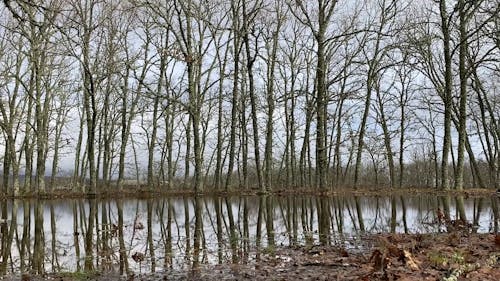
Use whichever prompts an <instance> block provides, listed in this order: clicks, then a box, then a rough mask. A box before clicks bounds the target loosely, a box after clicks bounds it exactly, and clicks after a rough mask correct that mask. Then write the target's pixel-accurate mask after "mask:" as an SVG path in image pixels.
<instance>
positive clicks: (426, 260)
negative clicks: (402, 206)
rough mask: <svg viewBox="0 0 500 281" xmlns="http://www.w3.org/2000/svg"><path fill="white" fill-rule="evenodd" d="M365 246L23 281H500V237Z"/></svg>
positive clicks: (373, 241) (379, 238)
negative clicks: (128, 272)
mask: <svg viewBox="0 0 500 281" xmlns="http://www.w3.org/2000/svg"><path fill="white" fill-rule="evenodd" d="M363 240H364V244H365V245H366V247H365V248H364V249H363V250H359V249H354V248H353V249H346V248H340V247H337V246H321V245H310V246H293V247H275V248H272V249H269V248H267V249H266V250H265V251H261V253H260V255H258V256H257V259H252V260H251V261H248V262H247V263H242V262H241V261H240V262H239V263H237V264H221V265H200V266H199V267H197V268H196V269H192V270H187V271H179V270H172V271H167V272H159V273H148V274H136V275H134V276H118V275H113V274H92V275H88V276H78V277H76V276H71V275H68V274H66V275H62V274H49V275H47V276H44V277H43V278H42V277H40V276H28V275H25V276H24V278H23V280H48V279H51V280H68V281H75V280H500V235H499V234H496V235H495V234H472V233H469V232H467V231H464V230H460V229H458V230H453V231H451V232H450V233H437V234H425V235H421V234H379V235H369V236H367V237H365V238H363ZM18 279H20V277H19V278H18ZM8 280H16V278H14V277H11V279H8Z"/></svg>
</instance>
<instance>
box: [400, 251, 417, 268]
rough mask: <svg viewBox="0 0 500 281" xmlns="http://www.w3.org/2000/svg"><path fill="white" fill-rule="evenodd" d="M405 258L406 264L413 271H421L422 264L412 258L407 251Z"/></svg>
mask: <svg viewBox="0 0 500 281" xmlns="http://www.w3.org/2000/svg"><path fill="white" fill-rule="evenodd" d="M403 256H404V257H405V264H406V266H408V267H409V268H410V269H411V270H420V266H419V264H420V262H419V261H417V260H415V259H414V258H413V257H412V256H411V253H410V252H408V251H407V250H403Z"/></svg>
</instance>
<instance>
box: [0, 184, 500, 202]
mask: <svg viewBox="0 0 500 281" xmlns="http://www.w3.org/2000/svg"><path fill="white" fill-rule="evenodd" d="M419 194H432V195H436V196H446V195H448V196H464V197H466V198H468V197H488V196H492V197H496V196H497V195H496V193H495V190H494V189H479V188H474V189H464V190H461V191H457V190H437V189H434V188H402V189H398V188H394V189H390V188H358V189H353V188H338V189H330V190H326V191H323V190H317V189H312V188H311V189H309V188H291V189H283V188H282V189H275V190H270V191H261V190H258V189H235V188H233V189H231V190H228V191H226V190H218V189H211V188H207V189H205V190H203V191H201V192H195V191H194V190H192V189H182V188H176V189H170V190H167V189H162V188H157V189H151V188H147V187H135V186H134V187H132V186H127V187H124V188H123V189H122V190H118V189H113V188H107V189H106V190H103V191H97V192H96V193H95V194H91V193H87V192H81V191H74V190H70V189H64V188H55V189H54V190H52V191H46V192H43V193H40V192H26V193H23V194H20V195H16V196H14V195H11V194H1V195H0V200H14V199H21V200H29V199H42V200H57V199H94V198H96V199H127V198H139V199H151V198H157V197H184V196H188V197H227V196H263V195H264V196H294V195H302V196H326V197H333V196H389V195H401V196H403V195H405V196H408V195H419Z"/></svg>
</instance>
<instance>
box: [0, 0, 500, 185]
mask: <svg viewBox="0 0 500 281" xmlns="http://www.w3.org/2000/svg"><path fill="white" fill-rule="evenodd" d="M0 8H1V14H2V18H1V20H0V92H1V95H0V130H1V132H2V133H1V134H0V141H1V142H0V149H2V150H3V151H2V152H1V154H0V157H1V160H2V171H3V176H2V186H3V191H4V192H5V193H14V194H19V193H23V192H27V191H38V192H45V191H50V190H51V189H52V188H54V186H55V185H57V180H58V177H59V176H60V174H61V171H62V170H65V171H66V173H65V175H66V176H67V177H69V178H70V179H71V184H72V186H73V187H74V188H76V189H82V190H83V189H84V188H85V190H86V191H88V192H91V193H94V192H96V190H97V189H98V188H101V189H105V188H109V187H115V186H117V187H118V188H119V189H120V188H122V187H123V186H124V185H126V184H127V179H130V178H133V179H135V180H136V182H137V183H139V182H141V181H142V179H144V181H145V183H146V184H147V185H148V186H150V187H153V188H160V187H164V188H174V187H177V186H179V185H182V186H186V187H188V188H192V189H193V190H195V191H202V190H203V189H204V188H207V187H214V188H219V189H230V188H233V187H242V188H258V189H260V190H263V191H266V190H270V189H272V188H273V187H286V188H297V187H298V188H309V187H310V188H313V187H315V188H319V189H322V190H326V189H329V188H334V187H342V186H344V187H346V186H348V187H353V188H358V187H362V186H386V187H391V188H395V187H411V186H432V187H435V188H442V189H450V188H454V189H457V190H461V189H463V188H464V187H466V186H473V187H481V188H486V187H496V188H499V187H500V186H499V184H500V121H499V120H500V114H499V112H500V99H499V97H500V95H499V94H498V86H499V81H500V79H499V78H500V68H499V67H500V63H499V58H500V55H499V51H500V39H499V38H500V29H499V26H500V17H499V16H498V15H499V4H498V2H497V1H490V0H478V1H466V0H453V1H446V0H426V1H424V2H415V3H412V1H406V0H403V1H396V0H351V1H337V0H315V1H301V0H295V1H294V0H251V1H243V0H233V1H229V0H213V1H201V0H185V1H181V0H170V1H147V0H126V1H118V0H50V1H38V0H37V1H24V0H17V1H15V0H10V1H9V0H6V1H3V2H2V4H1V6H0ZM61 159H66V161H68V159H70V160H71V161H72V164H71V165H68V164H67V163H66V164H65V165H63V164H61V161H62V160H61ZM68 171H70V172H68ZM23 175H24V177H23Z"/></svg>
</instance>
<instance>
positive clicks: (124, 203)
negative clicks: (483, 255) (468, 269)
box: [0, 196, 499, 275]
mask: <svg viewBox="0 0 500 281" xmlns="http://www.w3.org/2000/svg"><path fill="white" fill-rule="evenodd" d="M497 200H498V199H497V198H473V199H465V198H462V197H453V198H451V197H435V196H420V197H402V196H391V197H297V196H290V197H266V196H262V197H232V198H220V197H216V198H210V197H196V198H187V197H186V198H161V199H148V200H108V201H100V200H96V199H90V200H66V201H10V202H1V203H0V204H2V205H1V223H0V233H1V251H0V254H1V255H0V258H1V263H0V274H2V275H5V274H10V273H21V272H31V273H35V274H42V273H44V272H59V271H80V270H88V271H91V270H98V271H104V272H114V273H120V274H131V273H135V274H137V273H146V272H155V271H161V270H166V269H185V268H191V267H193V266H194V267H196V266H198V265H200V264H207V263H210V264H216V263H245V262H248V261H249V260H252V259H260V257H261V256H260V255H261V253H262V252H266V251H268V250H270V249H272V248H273V247H275V246H281V245H296V244H302V245H304V244H315V243H320V244H325V245H329V244H332V245H339V244H341V245H343V246H344V247H356V245H357V241H358V240H357V239H360V238H359V237H362V235H363V234H364V233H379V232H404V233H416V232H419V233H424V232H439V231H448V230H450V229H449V228H450V227H455V226H456V222H459V221H460V219H461V220H464V221H467V222H469V225H468V227H469V229H470V231H479V232H497V231H498V222H499V216H498V202H497ZM443 222H452V223H443Z"/></svg>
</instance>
